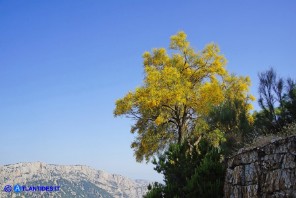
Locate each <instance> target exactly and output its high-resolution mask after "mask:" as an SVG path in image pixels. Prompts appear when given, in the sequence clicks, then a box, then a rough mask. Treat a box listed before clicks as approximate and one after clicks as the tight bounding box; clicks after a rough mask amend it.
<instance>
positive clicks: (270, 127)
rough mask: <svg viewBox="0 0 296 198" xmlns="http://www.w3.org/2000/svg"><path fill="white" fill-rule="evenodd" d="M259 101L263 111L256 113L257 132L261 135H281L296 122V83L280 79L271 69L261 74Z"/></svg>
mask: <svg viewBox="0 0 296 198" xmlns="http://www.w3.org/2000/svg"><path fill="white" fill-rule="evenodd" d="M259 80H260V85H259V94H260V98H259V100H258V102H259V105H260V107H261V109H262V110H261V111H259V112H255V113H254V117H255V130H256V131H259V132H260V133H261V134H263V135H264V134H265V135H266V134H270V133H273V134H275V133H281V131H282V129H283V127H284V126H286V125H287V124H289V123H292V122H294V121H295V120H296V83H295V81H293V80H292V79H287V80H283V79H282V78H278V77H277V74H276V72H275V71H274V70H273V69H272V68H271V69H269V70H267V71H266V72H262V73H260V74H259Z"/></svg>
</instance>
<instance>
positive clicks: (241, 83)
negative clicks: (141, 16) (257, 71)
mask: <svg viewBox="0 0 296 198" xmlns="http://www.w3.org/2000/svg"><path fill="white" fill-rule="evenodd" d="M186 37H187V36H186V34H185V33H184V32H179V33H177V34H176V35H174V36H172V37H171V42H170V49H171V50H172V52H171V53H168V52H167V51H166V49H164V48H160V49H153V51H152V52H151V53H150V52H145V53H144V54H143V59H144V61H143V63H144V71H145V77H144V82H143V85H142V86H141V87H138V88H136V89H135V90H134V91H132V92H128V93H127V94H126V96H124V97H123V98H121V99H119V100H117V101H116V108H115V110H114V115H115V116H120V115H126V116H127V117H129V118H133V119H134V120H135V124H134V125H133V126H132V127H131V132H132V133H136V134H137V136H136V138H135V140H134V141H133V142H132V144H131V147H132V148H133V149H134V151H135V156H136V159H137V161H142V160H143V159H144V158H145V159H146V160H149V159H150V157H151V156H153V155H154V154H156V153H158V152H159V151H162V150H163V149H165V148H167V146H168V145H169V143H173V142H175V143H182V142H183V141H185V140H186V138H188V137H189V136H191V135H192V134H193V132H194V131H195V129H196V126H197V123H198V120H200V119H202V118H203V117H205V116H207V115H208V114H209V113H210V112H211V109H213V107H218V106H219V105H222V104H223V103H224V102H225V100H226V99H227V98H230V97H233V98H239V99H240V100H244V101H248V100H249V98H250V97H249V96H248V89H249V85H250V81H249V80H248V78H243V77H235V76H233V75H229V74H228V72H227V71H226V70H225V65H226V59H225V58H224V56H223V55H221V54H220V50H219V48H218V46H217V45H215V44H213V43H211V44H208V45H206V46H205V48H204V49H203V50H201V51H195V50H194V49H193V48H192V47H191V46H190V43H189V42H188V41H187V39H186Z"/></svg>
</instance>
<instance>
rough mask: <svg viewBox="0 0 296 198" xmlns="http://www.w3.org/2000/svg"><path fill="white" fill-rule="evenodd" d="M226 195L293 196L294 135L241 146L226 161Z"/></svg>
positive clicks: (295, 170)
mask: <svg viewBox="0 0 296 198" xmlns="http://www.w3.org/2000/svg"><path fill="white" fill-rule="evenodd" d="M224 194H225V197H226V198H228V197H230V198H240V197H243V198H256V197H258V198H265V197H274V198H278V197H287V198H288V197H289V198H290V197H291V198H296V136H291V137H288V138H285V139H280V140H276V141H273V142H271V143H269V144H267V145H264V146H261V147H257V148H251V149H245V150H241V151H240V152H238V154H236V155H235V156H233V157H231V158H229V159H228V161H227V171H226V177H225V184H224Z"/></svg>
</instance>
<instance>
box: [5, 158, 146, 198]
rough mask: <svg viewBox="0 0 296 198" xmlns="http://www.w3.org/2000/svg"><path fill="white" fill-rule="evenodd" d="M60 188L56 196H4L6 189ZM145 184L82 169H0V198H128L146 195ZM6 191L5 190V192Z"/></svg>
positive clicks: (37, 164) (40, 166)
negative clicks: (15, 186)
mask: <svg viewBox="0 0 296 198" xmlns="http://www.w3.org/2000/svg"><path fill="white" fill-rule="evenodd" d="M16 184H19V185H21V186H23V185H26V186H27V187H29V186H40V185H42V186H60V189H59V191H55V192H49V193H47V192H31V191H27V192H25V191H23V192H20V193H15V192H14V191H13V190H11V191H9V192H6V191H5V189H4V188H5V186H8V185H9V186H12V187H13V186H14V185H16ZM147 186H148V181H145V180H132V179H129V178H126V177H123V176H121V175H116V174H110V173H107V172H105V171H101V170H95V169H93V168H91V167H88V166H83V165H74V166H71V165H54V164H46V163H43V162H33V163H18V164H11V165H5V166H0V187H1V188H2V189H1V190H0V197H1V198H2V197H3V198H4V197H32V198H33V197H45V198H46V197H104V198H105V197H106V198H109V197H118V198H119V197H125V198H127V197H130V198H140V197H142V196H143V195H144V194H145V193H146V192H147ZM6 190H7V189H6Z"/></svg>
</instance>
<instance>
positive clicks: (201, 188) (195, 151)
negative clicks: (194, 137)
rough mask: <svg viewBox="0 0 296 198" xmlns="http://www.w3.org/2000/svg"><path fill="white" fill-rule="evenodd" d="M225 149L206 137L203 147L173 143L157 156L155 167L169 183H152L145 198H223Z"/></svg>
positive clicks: (201, 144)
mask: <svg viewBox="0 0 296 198" xmlns="http://www.w3.org/2000/svg"><path fill="white" fill-rule="evenodd" d="M221 157H222V154H221V151H220V149H218V148H213V147H212V146H210V144H208V143H207V142H206V141H205V140H203V141H201V142H200V144H199V146H194V145H193V146H192V145H190V144H189V143H188V142H187V143H184V144H182V145H178V144H172V145H171V146H170V147H169V149H168V151H167V152H165V153H164V154H163V155H161V156H160V157H159V159H158V161H157V160H156V159H155V160H154V162H153V163H154V164H155V165H156V167H155V170H156V171H158V172H159V173H162V174H163V175H164V182H165V185H160V184H157V183H155V184H154V185H153V186H150V187H149V188H150V189H149V192H148V193H147V194H146V196H145V197H147V198H148V197H149V198H156V197H157V198H159V197H168V198H184V197H185V198H186V197H190V198H191V197H205V198H206V197H211V198H215V197H217V198H218V197H223V181H224V168H223V164H222V162H221Z"/></svg>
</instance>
